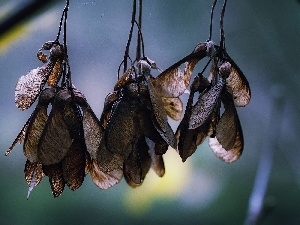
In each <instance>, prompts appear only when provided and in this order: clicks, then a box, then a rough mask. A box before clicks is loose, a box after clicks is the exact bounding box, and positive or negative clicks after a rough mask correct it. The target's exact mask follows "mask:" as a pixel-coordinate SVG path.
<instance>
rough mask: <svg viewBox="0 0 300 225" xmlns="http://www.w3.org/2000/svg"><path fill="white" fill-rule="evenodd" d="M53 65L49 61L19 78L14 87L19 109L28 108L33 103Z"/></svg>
mask: <svg viewBox="0 0 300 225" xmlns="http://www.w3.org/2000/svg"><path fill="white" fill-rule="evenodd" d="M53 67H54V64H53V63H52V62H51V61H50V62H48V63H46V64H44V65H43V66H42V67H38V68H36V69H33V70H31V71H30V72H29V73H28V74H26V75H24V76H21V77H20V78H19V80H18V82H17V85H16V88H15V102H16V105H17V107H18V108H19V109H21V110H25V109H28V108H29V107H30V106H31V105H32V104H33V103H34V101H35V100H36V98H37V97H38V95H39V94H40V92H41V90H42V88H43V87H44V85H45V83H46V81H47V79H48V77H49V74H50V73H51V71H52V69H53Z"/></svg>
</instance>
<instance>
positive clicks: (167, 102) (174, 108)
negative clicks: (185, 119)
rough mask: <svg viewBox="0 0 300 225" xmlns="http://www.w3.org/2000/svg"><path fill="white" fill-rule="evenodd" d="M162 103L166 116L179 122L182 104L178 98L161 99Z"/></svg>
mask: <svg viewBox="0 0 300 225" xmlns="http://www.w3.org/2000/svg"><path fill="white" fill-rule="evenodd" d="M161 99H162V102H163V105H164V108H165V110H166V112H167V115H168V116H169V117H171V118H172V119H173V120H176V121H178V120H180V119H181V116H182V110H183V103H182V101H181V100H180V98H165V97H162V98H161Z"/></svg>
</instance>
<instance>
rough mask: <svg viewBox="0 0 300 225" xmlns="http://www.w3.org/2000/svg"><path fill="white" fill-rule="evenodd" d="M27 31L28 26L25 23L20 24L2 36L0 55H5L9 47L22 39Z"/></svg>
mask: <svg viewBox="0 0 300 225" xmlns="http://www.w3.org/2000/svg"><path fill="white" fill-rule="evenodd" d="M28 31H29V29H28V26H26V23H21V24H19V25H17V26H15V27H14V28H12V29H11V30H9V31H8V32H6V33H5V34H4V35H1V36H0V53H1V54H3V53H5V52H6V51H7V50H8V49H9V47H10V46H11V45H12V44H13V43H14V42H16V41H18V40H19V39H21V38H22V36H23V35H24V34H25V33H27V32H28Z"/></svg>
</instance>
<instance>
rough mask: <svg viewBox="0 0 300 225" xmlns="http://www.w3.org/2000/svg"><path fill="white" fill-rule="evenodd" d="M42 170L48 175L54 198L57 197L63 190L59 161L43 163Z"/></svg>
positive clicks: (63, 184)
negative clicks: (49, 163) (48, 163)
mask: <svg viewBox="0 0 300 225" xmlns="http://www.w3.org/2000/svg"><path fill="white" fill-rule="evenodd" d="M43 171H44V173H45V175H46V176H48V177H49V183H50V186H51V190H52V194H53V196H54V197H55V198H56V197H58V196H59V195H60V194H61V193H62V192H63V191H64V187H65V181H64V178H63V171H62V166H61V163H56V164H52V165H43Z"/></svg>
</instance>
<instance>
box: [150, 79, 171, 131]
mask: <svg viewBox="0 0 300 225" xmlns="http://www.w3.org/2000/svg"><path fill="white" fill-rule="evenodd" d="M153 80H154V79H153V78H151V77H149V78H148V79H147V83H148V89H149V94H150V99H151V103H152V109H153V113H154V116H155V120H156V122H157V125H158V126H159V129H160V130H162V131H163V132H166V130H167V124H168V117H167V113H166V111H165V109H164V105H163V102H162V100H161V95H159V94H158V92H157V90H156V89H155V87H154V86H153V84H152V82H153Z"/></svg>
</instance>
